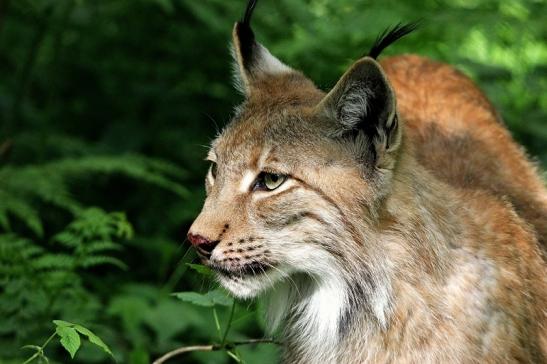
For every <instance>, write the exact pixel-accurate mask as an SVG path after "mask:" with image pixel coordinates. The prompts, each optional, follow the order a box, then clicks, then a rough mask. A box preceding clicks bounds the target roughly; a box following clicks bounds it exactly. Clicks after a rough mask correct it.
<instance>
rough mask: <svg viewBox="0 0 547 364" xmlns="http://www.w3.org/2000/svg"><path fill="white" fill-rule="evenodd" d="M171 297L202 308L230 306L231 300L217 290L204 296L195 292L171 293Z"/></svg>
mask: <svg viewBox="0 0 547 364" xmlns="http://www.w3.org/2000/svg"><path fill="white" fill-rule="evenodd" d="M173 296H175V297H176V298H178V299H179V300H181V301H184V302H190V303H192V304H194V305H198V306H203V307H213V306H216V305H221V306H230V305H231V304H232V301H233V299H231V298H229V297H228V296H226V294H225V293H224V292H222V291H221V290H219V289H216V290H212V291H209V292H207V293H205V294H200V293H197V292H178V293H173Z"/></svg>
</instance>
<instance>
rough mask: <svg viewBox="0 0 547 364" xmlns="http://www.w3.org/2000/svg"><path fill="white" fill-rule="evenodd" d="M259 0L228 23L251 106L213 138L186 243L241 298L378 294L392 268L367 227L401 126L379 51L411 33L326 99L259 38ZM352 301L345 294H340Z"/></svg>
mask: <svg viewBox="0 0 547 364" xmlns="http://www.w3.org/2000/svg"><path fill="white" fill-rule="evenodd" d="M255 4H256V1H251V2H250V4H249V7H248V9H247V12H246V14H245V17H244V18H243V20H242V21H240V22H238V23H236V24H235V26H234V30H233V48H234V58H235V64H236V71H237V79H238V86H239V88H240V89H241V90H242V91H243V92H244V95H245V101H244V103H243V104H242V105H241V106H239V107H238V108H237V111H236V113H235V116H234V117H233V120H232V121H231V122H230V123H229V125H228V126H227V127H226V128H225V129H224V130H223V131H222V133H221V134H220V135H219V136H218V137H217V138H216V140H214V141H213V143H212V145H211V148H210V151H209V154H208V160H209V161H210V162H211V167H210V169H209V172H208V174H207V177H206V190H207V199H206V201H205V204H204V206H203V210H202V211H201V213H200V215H199V216H198V217H197V219H196V220H195V222H194V224H193V225H192V227H191V229H190V232H189V234H188V237H189V240H190V241H191V242H192V243H193V244H194V245H195V247H196V249H197V251H198V253H199V255H200V256H201V258H202V260H203V262H204V263H205V264H207V265H208V266H210V267H211V268H212V269H214V270H215V271H216V272H217V273H218V279H219V281H220V283H221V284H222V285H223V286H224V287H225V288H227V289H228V290H229V291H230V292H232V293H233V294H234V295H235V296H238V297H242V298H247V297H254V296H256V295H258V294H259V293H261V292H263V291H265V290H267V289H269V288H272V287H275V286H277V285H282V284H283V282H285V283H286V282H290V285H292V284H295V285H296V286H298V287H294V288H296V289H297V290H298V291H299V293H298V294H301V295H303V296H306V297H308V298H309V299H311V297H312V296H313V295H314V293H313V292H316V291H320V292H324V293H325V294H327V293H326V292H328V291H329V290H337V289H338V288H340V289H342V290H343V287H345V286H346V285H351V284H352V280H360V281H364V282H367V283H366V284H367V285H368V287H365V288H359V290H360V291H366V290H374V289H377V288H378V287H379V286H380V284H379V283H378V281H379V280H383V279H384V277H385V275H383V274H382V269H384V268H383V267H378V264H377V263H376V261H375V258H374V257H375V256H376V255H377V254H379V252H380V250H381V247H380V246H378V245H377V244H375V242H374V239H373V238H372V236H373V235H372V234H371V231H372V230H374V221H375V219H376V214H377V213H378V209H379V208H380V206H381V201H382V199H383V198H384V197H385V196H386V194H387V193H389V189H390V181H391V180H392V175H393V171H394V169H395V167H396V164H397V160H398V151H399V149H400V148H399V147H400V145H401V126H400V125H399V121H398V118H397V112H396V104H395V96H394V93H393V90H392V88H391V86H390V84H389V82H388V80H387V78H386V76H385V74H384V72H383V71H382V69H381V67H380V65H379V64H378V63H377V62H376V61H375V59H374V58H375V56H376V55H377V53H379V51H381V50H382V48H383V47H385V46H386V45H387V44H388V43H389V42H392V41H393V40H395V39H396V38H398V37H400V36H402V35H404V34H406V33H408V32H409V31H410V30H411V29H409V28H404V27H398V28H396V29H395V30H394V31H392V32H390V33H389V34H386V35H384V36H382V37H380V38H379V40H378V41H377V43H376V45H375V46H374V47H373V50H372V51H371V53H369V54H370V55H371V56H367V57H364V58H362V59H360V60H358V61H357V62H355V63H354V64H353V65H352V66H351V67H350V68H349V70H348V71H347V72H346V73H345V74H344V75H343V76H342V77H341V79H340V80H339V81H338V83H337V84H336V85H335V87H334V88H333V89H332V90H331V91H330V92H329V93H328V94H325V93H324V92H322V91H321V90H319V89H318V88H317V87H316V86H315V85H314V84H313V82H312V81H310V80H309V79H307V78H306V77H305V76H304V75H303V74H302V73H300V72H298V71H296V70H294V69H292V68H291V67H289V66H287V65H285V64H284V63H283V62H281V61H280V60H279V59H277V58H276V57H274V56H273V55H272V54H271V53H270V52H269V51H268V50H267V49H266V48H265V47H264V46H262V45H261V44H260V43H258V42H257V41H256V40H255V36H254V33H253V31H252V30H251V27H250V25H249V21H250V16H251V13H252V10H253V8H254V6H255ZM403 28H404V29H403ZM396 32H399V33H398V34H395V35H394V33H396ZM390 37H391V40H390V39H389V38H390ZM393 38H394V39H393ZM357 265H358V266H359V269H352V267H355V266H357ZM354 272H361V273H362V274H364V275H365V277H357V276H355V275H356V273H354ZM306 292H308V293H306ZM361 293H363V294H364V292H361ZM287 294H288V295H292V294H293V293H287ZM350 296H351V295H350V294H348V295H345V294H343V293H342V292H340V294H339V297H340V298H339V299H340V300H345V301H349V300H351V297H350ZM384 296H385V295H384ZM280 305H281V306H283V305H284V303H280ZM372 305H373V306H374V305H375V304H374V303H372ZM372 310H373V311H374V308H372Z"/></svg>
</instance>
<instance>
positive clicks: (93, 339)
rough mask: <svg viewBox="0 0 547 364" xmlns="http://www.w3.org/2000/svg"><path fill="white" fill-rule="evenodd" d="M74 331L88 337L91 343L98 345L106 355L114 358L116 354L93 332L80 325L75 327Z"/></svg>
mask: <svg viewBox="0 0 547 364" xmlns="http://www.w3.org/2000/svg"><path fill="white" fill-rule="evenodd" d="M74 329H76V330H77V331H78V332H79V333H80V334H82V335H85V336H87V339H88V340H89V342H90V343H92V344H95V345H97V346H98V347H99V348H101V349H102V350H103V351H104V352H105V353H107V354H109V355H110V356H111V357H114V354H112V351H110V348H109V347H108V346H107V345H106V344H105V343H104V341H102V340H101V338H100V337H98V336H97V335H95V334H94V333H93V332H92V331H91V330H89V329H88V328H86V327H83V326H82V325H78V324H75V325H74Z"/></svg>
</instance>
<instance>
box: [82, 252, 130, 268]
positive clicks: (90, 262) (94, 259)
mask: <svg viewBox="0 0 547 364" xmlns="http://www.w3.org/2000/svg"><path fill="white" fill-rule="evenodd" d="M79 265H80V266H81V267H83V268H91V267H96V266H99V265H113V266H116V267H118V268H120V269H123V270H127V265H126V264H125V263H124V262H122V261H121V260H119V259H117V258H114V257H110V256H107V255H92V256H89V257H85V258H83V259H82V260H81V262H80V264H79Z"/></svg>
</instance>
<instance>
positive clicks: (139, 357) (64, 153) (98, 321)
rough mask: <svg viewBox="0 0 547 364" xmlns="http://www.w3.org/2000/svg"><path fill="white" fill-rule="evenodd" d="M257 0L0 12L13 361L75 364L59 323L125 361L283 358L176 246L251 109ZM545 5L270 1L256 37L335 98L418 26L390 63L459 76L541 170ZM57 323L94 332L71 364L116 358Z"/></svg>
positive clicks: (3, 346) (23, 6) (58, 2)
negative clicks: (213, 152) (398, 30)
mask: <svg viewBox="0 0 547 364" xmlns="http://www.w3.org/2000/svg"><path fill="white" fill-rule="evenodd" d="M245 3H246V0H241V1H222V0H208V1H190V0H116V1H87V0H4V1H0V362H6V363H12V362H13V363H21V362H23V361H24V360H25V359H26V358H27V357H28V356H27V355H26V354H28V352H27V351H26V350H29V349H31V350H33V351H34V355H36V356H35V359H36V360H37V361H39V360H42V356H44V355H45V353H43V352H42V354H40V350H39V349H40V348H44V347H45V345H42V346H37V345H30V346H27V349H25V350H16V349H15V350H14V348H19V347H22V346H24V345H26V344H29V343H31V344H32V343H48V346H47V357H49V358H50V360H51V361H52V362H53V361H57V362H67V358H68V356H67V355H66V351H65V349H63V347H62V345H63V343H60V342H59V341H58V340H51V341H48V338H51V337H52V336H51V327H50V322H51V321H52V320H53V319H57V318H63V319H66V320H69V321H70V322H79V323H82V324H84V325H85V327H89V328H91V329H92V330H93V332H94V333H97V334H98V335H99V336H100V337H101V338H103V339H104V342H107V343H109V347H110V348H111V349H112V350H111V351H112V353H113V356H114V357H115V358H116V359H117V360H118V362H123V363H129V364H139V363H150V362H152V361H153V360H154V359H155V358H157V357H158V356H160V355H162V354H164V353H166V352H168V351H170V350H173V349H175V348H177V347H179V346H182V345H193V344H206V343H213V344H215V345H217V347H218V348H219V350H218V351H215V352H207V353H193V354H189V355H187V356H185V357H184V359H183V361H184V362H185V363H186V362H188V363H211V362H214V363H220V364H222V363H228V362H233V361H234V360H236V359H237V360H239V361H243V362H247V363H275V362H276V361H277V358H278V354H277V348H276V347H275V346H274V345H258V346H238V347H233V346H230V345H231V343H234V342H236V341H241V340H246V339H249V338H256V337H263V336H264V333H263V331H262V330H263V326H264V323H263V321H261V320H260V319H259V317H260V315H257V313H256V311H257V310H256V305H255V304H254V303H239V302H235V303H234V304H232V300H231V299H228V298H226V297H225V296H224V294H223V293H220V292H221V291H218V290H216V285H215V284H214V282H213V280H212V279H211V277H212V275H211V272H210V271H209V270H208V269H206V268H204V267H202V266H201V265H194V264H191V263H192V262H193V260H194V258H195V255H193V251H192V250H190V251H188V244H185V243H184V244H183V241H182V240H183V238H182V237H183V236H184V234H185V232H186V230H187V229H188V227H189V226H190V224H191V222H192V220H193V218H194V217H195V216H196V214H197V213H198V212H199V209H200V207H201V204H202V202H203V198H204V191H203V187H202V186H203V176H204V174H205V171H206V168H207V166H206V164H205V163H204V162H203V157H204V156H205V151H206V148H205V147H203V146H205V145H207V144H208V143H209V141H210V140H211V138H212V137H213V136H214V135H215V132H217V131H218V129H220V128H221V127H222V126H223V125H224V124H225V123H226V121H227V120H228V119H229V117H230V115H231V112H232V107H233V105H234V104H236V103H237V102H239V101H241V98H240V96H239V95H237V93H236V92H235V91H234V89H233V87H232V85H231V82H232V80H231V77H232V76H231V64H230V62H231V58H230V55H229V51H228V47H227V45H228V42H229V40H230V34H231V28H232V26H233V22H234V21H235V20H236V19H239V18H240V17H241V15H242V11H243V9H244V7H245ZM546 14H547V11H546V8H545V3H544V2H541V1H536V0H519V1H509V2H508V1H505V2H504V1H494V0H472V1H463V0H441V1H433V0H426V1H412V0H411V1H405V2H402V1H394V0H389V1H372V0H336V1H335V0H290V1H289V0H279V1H277V0H275V1H274V0H261V1H260V3H259V4H258V7H257V9H256V13H255V17H254V19H253V24H254V25H253V27H254V29H255V32H256V34H257V37H258V39H259V41H261V42H263V43H264V44H265V45H266V46H268V48H269V49H270V50H271V51H272V53H274V54H275V55H277V56H279V58H281V59H282V60H283V61H285V62H286V63H288V64H290V65H291V66H294V67H295V68H297V69H301V70H303V71H304V72H305V73H306V74H307V75H309V76H310V77H311V78H312V79H313V80H314V81H315V82H316V83H317V84H318V85H319V86H320V87H321V88H323V89H328V88H329V87H330V86H332V85H333V84H334V83H335V81H336V80H337V78H338V77H339V76H340V74H341V73H342V72H343V71H344V70H345V69H346V67H347V66H348V65H349V64H350V63H351V62H353V61H354V60H355V59H356V58H358V57H360V56H361V55H362V54H364V53H365V52H366V50H367V49H368V47H369V46H370V45H371V44H372V42H373V40H374V38H375V37H376V35H377V34H378V33H380V32H381V31H382V30H383V29H384V28H386V27H387V26H390V25H393V24H395V23H397V22H399V21H403V22H404V21H413V20H416V19H422V18H423V19H424V25H423V26H422V28H421V29H420V30H418V31H417V32H416V33H415V34H412V35H410V36H409V37H407V38H405V39H404V40H402V41H400V42H398V43H397V44H395V45H394V46H393V47H391V48H389V49H388V50H387V52H386V55H390V54H399V53H405V52H412V53H419V54H422V55H425V56H429V57H432V58H434V59H438V60H441V61H445V62H448V63H451V64H453V65H455V66H457V67H458V68H460V69H462V70H463V71H464V72H466V73H467V74H469V75H470V76H471V77H472V78H473V79H474V80H476V82H477V83H478V84H479V85H480V87H481V88H482V89H484V90H485V92H486V93H487V95H488V96H489V97H490V98H491V99H492V101H493V103H494V105H495V106H496V107H497V108H498V109H499V110H500V114H501V115H502V117H503V119H504V120H505V122H506V124H507V125H508V127H509V128H510V130H511V131H512V133H513V134H514V136H515V138H516V139H517V140H518V141H520V142H521V143H523V144H524V145H525V147H526V148H527V150H528V151H529V152H530V153H531V154H533V155H535V156H537V158H538V159H539V162H540V163H541V164H542V165H543V166H547V150H546V149H545V145H547V127H546V124H545V119H546V116H547V111H546V110H547V93H546V92H545V90H546V82H547V78H546V77H545V75H546V72H547V67H546V64H547V45H546V44H545V42H544V39H545V34H546V31H547V28H546V24H547V19H546V18H545V17H546ZM112 211H123V213H122V212H112ZM129 221H131V223H130V222H129ZM181 245H182V246H181ZM196 273H197V274H196ZM172 292H180V293H177V294H175V295H174V296H173V295H172ZM202 292H203V293H202ZM259 306H260V305H259ZM57 327H61V328H60V329H59V330H60V331H61V332H62V333H63V335H64V337H65V339H64V342H65V343H67V345H68V346H69V347H70V348H71V350H73V351H74V352H75V349H74V348H75V347H76V345H75V344H76V340H77V339H75V336H74V331H76V335H77V336H78V337H79V338H82V339H83V338H87V340H83V341H84V342H83V343H82V345H79V348H78V353H77V355H76V356H75V357H74V362H80V363H109V362H112V359H111V358H110V357H109V355H108V354H107V353H105V352H104V351H102V350H101V349H100V346H101V345H100V344H97V343H98V342H99V341H97V340H96V339H95V336H93V335H91V331H90V332H86V331H85V330H84V329H80V330H78V327H80V326H77V325H72V326H70V325H69V326H62V325H61V326H57ZM82 327H83V326H82ZM68 329H70V330H68ZM82 330H83V331H82ZM69 332H70V334H68V333H69ZM55 335H57V334H55V333H54V335H53V336H54V337H55ZM69 335H70V336H69ZM57 337H59V336H57ZM70 337H72V339H73V340H71V339H70ZM89 342H91V344H90V343H89ZM101 342H102V341H101ZM93 344H97V345H98V346H97V345H93ZM103 349H104V348H103ZM42 351H43V349H42Z"/></svg>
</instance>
